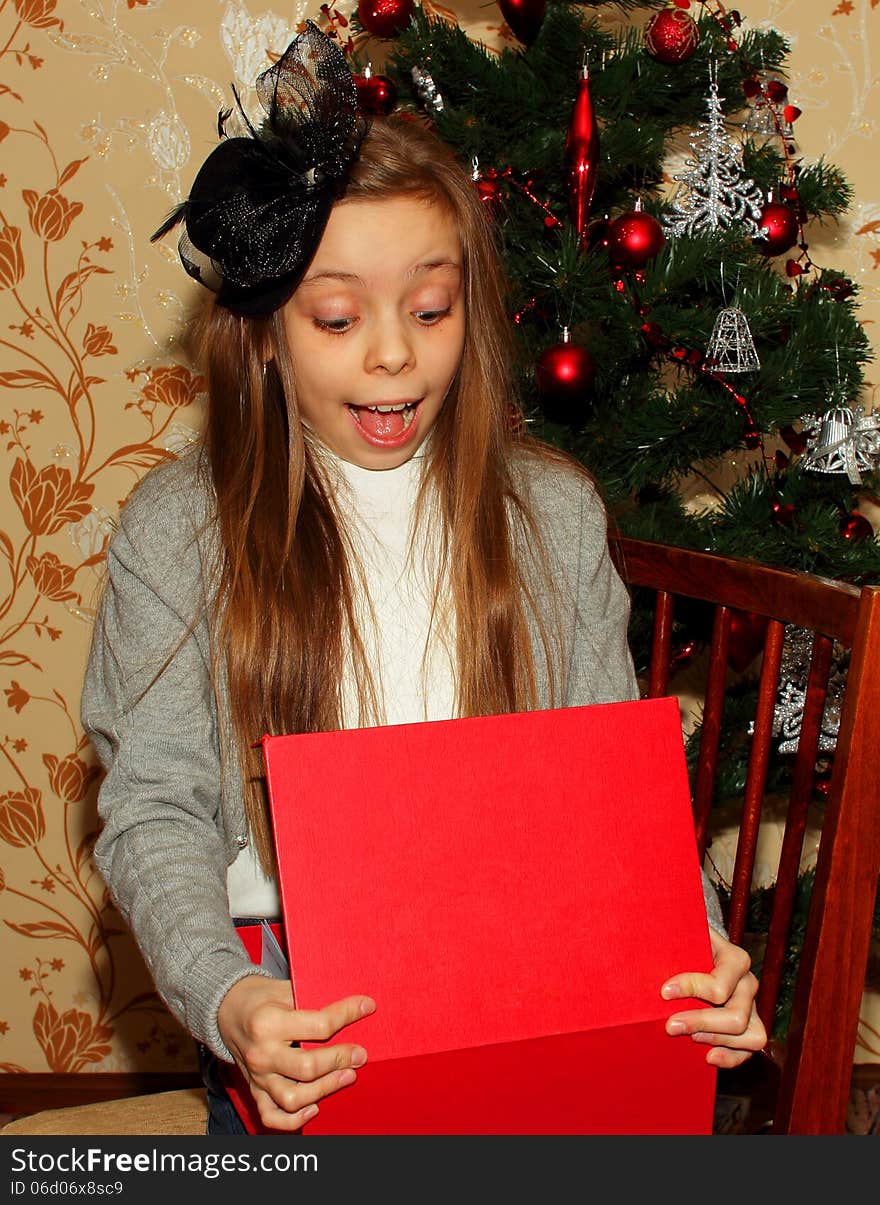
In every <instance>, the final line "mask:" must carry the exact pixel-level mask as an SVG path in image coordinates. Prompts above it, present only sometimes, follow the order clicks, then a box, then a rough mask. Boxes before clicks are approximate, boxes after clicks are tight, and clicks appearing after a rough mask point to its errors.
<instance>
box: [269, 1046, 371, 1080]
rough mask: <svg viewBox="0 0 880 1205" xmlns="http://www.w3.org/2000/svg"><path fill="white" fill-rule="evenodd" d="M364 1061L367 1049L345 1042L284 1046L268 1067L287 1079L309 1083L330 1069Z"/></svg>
mask: <svg viewBox="0 0 880 1205" xmlns="http://www.w3.org/2000/svg"><path fill="white" fill-rule="evenodd" d="M366 1061H367V1052H366V1050H364V1048H363V1046H353V1045H351V1043H348V1042H338V1043H337V1042H334V1043H331V1044H329V1045H327V1046H314V1047H310V1048H309V1049H308V1050H303V1049H302V1048H301V1047H298V1046H285V1047H284V1048H283V1049H282V1050H281V1051H280V1052H279V1053H278V1055H277V1057H276V1058H274V1059H273V1065H272V1068H271V1070H272V1071H274V1072H277V1073H278V1074H279V1075H281V1076H284V1077H285V1078H287V1079H291V1080H298V1081H299V1082H300V1083H313V1082H314V1081H315V1080H319V1079H321V1078H322V1077H323V1076H325V1075H330V1074H331V1073H332V1072H334V1071H344V1070H346V1068H348V1067H354V1068H358V1067H363V1065H364V1063H366Z"/></svg>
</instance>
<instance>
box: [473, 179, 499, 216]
mask: <svg viewBox="0 0 880 1205" xmlns="http://www.w3.org/2000/svg"><path fill="white" fill-rule="evenodd" d="M474 187H475V188H476V190H477V196H478V197H479V198H480V200H481V201H482V202H483V204H484V205H485V206H486V210H487V212H488V213H491V214H492V215H493V216H494V215H495V214H497V213H498V212H499V211H500V209H501V203H502V201H503V199H504V194H503V192H502V190H501V181H500V180H475V181H474Z"/></svg>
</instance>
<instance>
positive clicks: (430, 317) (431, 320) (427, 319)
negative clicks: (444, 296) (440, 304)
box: [415, 305, 452, 326]
mask: <svg viewBox="0 0 880 1205" xmlns="http://www.w3.org/2000/svg"><path fill="white" fill-rule="evenodd" d="M451 310H452V306H450V305H448V306H446V308H445V309H442V310H416V311H415V316H416V318H417V319H418V321H419V322H421V324H422V325H423V326H436V325H437V323H438V322H441V321H442V320H443V319H444V318H445V317H446V316H447V315H448V314H449V313H450V312H451Z"/></svg>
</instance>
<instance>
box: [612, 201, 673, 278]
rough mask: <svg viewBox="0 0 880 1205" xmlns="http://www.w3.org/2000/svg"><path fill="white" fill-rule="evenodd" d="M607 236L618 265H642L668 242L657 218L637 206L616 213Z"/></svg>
mask: <svg viewBox="0 0 880 1205" xmlns="http://www.w3.org/2000/svg"><path fill="white" fill-rule="evenodd" d="M607 238H608V255H609V257H610V259H611V262H612V264H614V266H615V267H618V268H643V267H644V266H645V264H646V263H647V262H648V261H649V260H651V259H653V258H654V256H655V255H656V254H657V252H658V251H659V250H660V248H661V247H662V246H663V244H664V243H665V242H666V235H665V234H664V233H663V227H662V226H661V225H660V223H659V222H658V221H657V219H656V218H655V217H652V216H651V214H649V213H645V211H644V210H643V209H638V208H637V209H632V210H630V211H629V212H628V213H622V214H621V215H620V216H619V217H616V218H615V219H614V221H613V222H612V223H611V225H610V226H609V227H608V230H607Z"/></svg>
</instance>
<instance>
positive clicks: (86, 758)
mask: <svg viewBox="0 0 880 1205" xmlns="http://www.w3.org/2000/svg"><path fill="white" fill-rule="evenodd" d="M348 3H350V0H348ZM342 7H343V11H346V8H345V5H343V6H342ZM449 7H450V8H451V9H452V10H454V12H455V13H456V14H457V15H458V17H459V19H460V21H461V22H462V24H464V25H466V26H467V27H468V28H469V29H471V30H472V31H473V34H474V36H476V37H479V38H482V39H483V40H484V41H486V42H487V44H489V45H494V46H498V45H500V44H501V42H502V40H503V39H505V38H506V37H509V36H510V35H509V31H507V30H506V29H505V27H504V25H503V22H502V20H501V17H500V13H499V12H498V11H497V10H496V8H495V6H494V5H488V6H487V5H486V4H485V3H483V2H482V0H459V2H458V3H452V4H451V5H450V6H449ZM746 8H748V12H745V11H744V10H745V9H746ZM740 9H741V11H743V15H744V17H746V18H747V19H748V20H749V21H751V22H760V23H764V22H766V23H769V24H771V25H773V26H775V27H776V28H777V29H779V30H780V31H781V32H782V33H783V34H785V35H786V36H787V37H788V38H789V39H790V40H791V43H792V45H793V54H792V60H791V79H790V94H791V99H792V101H793V103H795V104H797V105H798V106H799V107H800V108H801V109H802V110H803V116H802V117H801V118H800V120H799V122H798V127H797V134H798V142H799V147H800V149H801V152H802V153H803V154H804V156H806V157H808V158H811V159H812V158H817V157H819V156H821V155H824V156H826V157H827V158H828V159H830V160H832V161H834V162H836V163H838V164H839V165H840V166H841V167H842V168H843V170H844V171H845V172H846V174H847V176H848V178H849V179H850V181H851V183H852V184H853V186H854V189H855V193H856V200H855V204H854V206H853V209H852V212H851V214H850V215H849V220H848V221H847V222H846V223H845V224H843V225H841V226H840V227H832V228H827V229H817V230H812V229H811V230H809V231H808V237H809V239H810V249H811V255H812V258H813V259H814V261H816V262H817V263H828V264H830V265H833V266H836V267H840V268H842V269H843V270H845V271H847V272H849V273H850V274H851V275H853V277H854V278H855V279H857V280H858V282H859V284H860V286H861V289H862V313H863V317H864V321H865V322H866V323H867V324H869V325H868V330H869V331H873V330H874V329H875V324H876V321H877V318H878V316H880V287H878V286H880V178H878V173H877V169H876V167H875V166H874V162H875V160H876V149H875V148H876V144H877V142H878V141H880V135H878V132H877V128H876V126H877V122H878V120H880V100H878V87H877V82H876V79H875V77H876V75H877V60H878V59H880V7H878V0H797V2H795V0H750V2H749V3H748V5H746V4H743V5H742V6H740ZM317 12H318V4H317V3H315V0H310V2H309V3H307V2H306V0H299V2H298V3H294V4H286V3H276V5H275V6H273V7H266V6H264V5H263V4H262V3H261V2H260V0H247V2H245V0H187V3H186V4H185V5H184V4H181V3H175V0H88V2H86V0H81V2H78V0H0V436H2V440H0V691H2V695H0V719H2V723H0V767H2V769H0V920H2V926H0V950H2V965H3V967H4V990H3V993H2V1002H0V1071H7V1072H9V1071H34V1072H45V1071H55V1072H77V1071H99V1070H100V1071H122V1070H129V1069H130V1070H171V1069H175V1070H179V1069H180V1068H181V1067H183V1066H187V1065H191V1064H192V1062H193V1056H192V1050H191V1044H190V1043H189V1040H188V1039H187V1037H186V1035H184V1034H182V1033H181V1032H180V1030H179V1029H178V1028H177V1027H176V1026H175V1024H174V1023H173V1022H172V1021H171V1020H170V1018H169V1017H168V1015H167V1014H166V1013H165V1011H164V1009H163V1008H162V1007H161V1006H160V1005H159V1004H158V1001H157V999H156V997H155V996H154V995H153V993H152V991H151V985H150V982H149V979H148V977H147V975H146V973H145V971H144V969H143V967H142V965H141V963H140V960H139V958H138V956H137V954H136V952H135V950H134V948H133V946H132V943H131V941H130V939H129V937H128V935H127V934H126V932H125V930H124V926H123V925H122V924H121V923H120V921H119V918H118V917H117V916H116V914H115V912H114V910H113V909H112V906H110V904H109V901H108V898H107V894H106V891H105V888H104V885H103V882H102V881H101V879H100V876H99V875H97V873H96V872H95V870H94V867H93V864H92V861H91V856H90V851H91V847H92V843H93V840H94V835H95V828H96V812H95V789H96V783H95V778H96V770H95V767H94V764H93V758H92V755H91V753H90V750H89V748H88V746H87V743H86V742H85V740H84V738H83V735H82V732H81V730H80V727H79V724H78V720H77V715H78V708H79V690H80V683H81V678H82V673H83V665H84V659H85V653H86V649H87V644H88V639H89V632H90V624H91V621H92V618H93V615H94V608H95V601H96V592H97V590H98V588H99V585H100V575H101V563H102V556H103V550H104V546H105V542H106V539H107V536H108V534H109V533H110V532H111V530H112V527H113V522H114V516H115V514H116V512H117V510H118V507H119V505H120V502H121V501H122V499H124V497H125V496H126V495H127V493H128V491H129V490H130V488H131V487H132V485H133V484H134V482H135V481H136V480H137V479H138V478H139V477H140V476H141V475H142V474H143V473H144V472H145V471H146V470H147V469H149V468H150V467H151V466H152V465H154V464H156V463H157V462H158V461H160V460H162V459H164V458H166V457H168V456H171V455H174V454H175V453H176V452H177V451H179V450H180V449H181V448H182V447H184V446H185V445H186V444H187V443H188V442H189V441H190V440H192V438H193V436H194V434H195V432H196V431H197V429H198V427H199V421H200V393H201V389H202V381H201V380H200V379H199V378H198V377H197V376H195V375H194V374H193V372H192V371H191V370H190V368H189V367H188V366H187V364H186V361H185V358H184V356H183V354H182V352H181V350H180V348H179V345H178V344H179V334H180V330H181V326H182V323H183V322H184V320H185V317H186V314H187V310H188V307H189V306H190V304H191V303H192V301H193V293H192V291H191V290H192V288H193V287H194V286H191V284H190V282H189V281H188V280H187V278H186V277H185V276H184V274H183V273H182V271H181V270H180V268H179V266H178V263H177V257H176V253H175V251H174V247H173V239H171V240H168V242H167V243H166V245H155V246H153V245H151V244H150V242H149V236H150V234H151V233H152V231H153V230H154V229H155V228H156V226H157V225H158V224H159V223H160V222H161V220H162V219H163V217H164V216H165V215H166V213H167V212H168V211H169V210H170V209H171V207H172V206H173V205H174V204H175V203H176V202H177V201H178V200H180V199H181V198H182V197H183V196H184V195H185V192H186V190H187V188H188V186H189V183H190V181H191V179H192V176H193V174H194V172H195V170H196V168H197V166H198V165H199V164H200V163H201V161H202V159H203V157H204V155H205V154H206V153H207V151H208V150H209V149H210V148H211V146H212V145H213V143H214V131H215V123H216V115H217V111H218V110H219V109H220V108H221V107H222V106H223V105H225V104H226V103H227V101H228V98H229V94H230V89H229V84H230V82H231V81H235V82H236V84H237V86H238V87H239V88H240V89H242V90H243V92H244V95H245V99H246V103H247V99H248V88H249V85H251V84H252V82H253V80H254V78H255V76H256V74H257V73H258V71H259V70H260V69H261V68H262V67H263V66H265V65H266V64H267V62H268V59H267V57H266V52H267V50H271V51H275V52H278V51H281V50H283V49H284V47H285V46H286V45H287V43H288V41H289V39H290V36H291V34H292V31H293V30H294V29H295V28H296V26H297V24H298V23H299V22H300V21H301V20H302V19H303V18H304V17H305V16H314V15H316V14H317ZM380 55H381V51H380V50H379V56H380ZM251 95H252V94H251ZM872 142H873V143H874V144H875V148H872V146H871V143H872ZM872 149H874V150H875V153H874V155H872V153H871V151H872ZM872 400H874V399H872ZM862 1037H863V1038H864V1043H865V1044H864V1048H860V1050H859V1052H858V1055H857V1057H858V1059H859V1061H866V1060H869V1059H871V1058H874V1059H876V1060H878V1061H880V1033H878V1031H877V1029H876V1028H875V1026H874V1023H873V1021H872V1022H870V1023H866V1025H865V1026H864V1027H863V1033H862Z"/></svg>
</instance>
